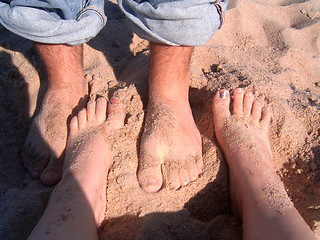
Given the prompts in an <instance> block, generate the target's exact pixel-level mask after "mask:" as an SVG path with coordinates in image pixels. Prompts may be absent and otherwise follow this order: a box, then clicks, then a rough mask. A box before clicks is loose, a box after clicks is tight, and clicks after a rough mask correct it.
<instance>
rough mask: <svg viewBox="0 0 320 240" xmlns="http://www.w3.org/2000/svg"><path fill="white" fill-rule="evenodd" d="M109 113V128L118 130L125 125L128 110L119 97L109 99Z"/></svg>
mask: <svg viewBox="0 0 320 240" xmlns="http://www.w3.org/2000/svg"><path fill="white" fill-rule="evenodd" d="M107 115H108V117H107V123H108V126H109V129H108V130H116V129H119V128H122V127H123V125H124V119H125V116H126V112H125V109H124V106H123V104H122V103H121V102H120V100H119V99H118V98H112V99H111V100H110V101H109V103H108V110H107Z"/></svg>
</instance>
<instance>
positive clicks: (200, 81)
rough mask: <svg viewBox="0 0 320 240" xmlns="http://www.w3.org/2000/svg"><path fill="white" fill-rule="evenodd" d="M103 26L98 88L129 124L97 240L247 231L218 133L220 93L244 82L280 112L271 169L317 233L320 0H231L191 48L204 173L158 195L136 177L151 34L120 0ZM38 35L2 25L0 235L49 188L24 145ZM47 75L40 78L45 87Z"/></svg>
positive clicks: (24, 222)
mask: <svg viewBox="0 0 320 240" xmlns="http://www.w3.org/2000/svg"><path fill="white" fill-rule="evenodd" d="M105 4H106V14H107V15H108V17H109V21H108V23H107V26H106V27H105V28H104V29H103V30H102V31H101V32H100V34H99V35H98V36H97V37H96V38H95V39H93V40H91V41H90V42H88V43H87V44H85V45H84V67H85V74H86V79H87V80H88V82H90V85H91V96H92V97H99V96H104V97H106V98H110V97H111V96H113V95H115V96H118V97H119V98H120V99H121V101H123V103H124V105H125V106H126V112H127V116H126V124H125V126H124V127H123V128H122V129H121V130H118V131H117V132H116V134H115V137H114V138H113V140H112V152H113V160H114V164H113V166H112V168H111V170H110V173H109V177H108V189H107V210H106V221H105V224H104V225H103V227H102V228H101V229H100V231H99V238H100V239H174V240H176V239H223V240H224V239H241V233H242V230H241V223H240V222H239V221H238V220H237V219H236V218H234V217H233V216H232V215H231V209H230V198H229V193H228V169H227V165H226V162H225V159H224V157H223V155H222V152H221V150H220V148H219V146H218V145H217V141H216V140H215V136H214V131H213V117H212V113H211V101H212V98H213V96H214V94H215V92H216V91H217V90H219V89H222V88H226V89H228V90H230V91H232V90H234V89H235V88H237V87H243V88H245V89H246V90H250V91H252V92H253V93H254V94H255V95H256V96H257V98H258V99H260V100H261V101H262V102H263V103H264V104H266V105H269V106H270V108H271V109H272V113H273V119H272V126H271V129H270V137H271V143H272V151H273V154H274V167H275V170H276V171H277V173H278V175H279V177H280V178H281V179H282V181H283V182H284V184H285V187H286V190H287V192H288V194H289V196H290V198H291V199H292V201H293V202H294V204H295V207H296V208H297V209H298V210H299V212H300V214H301V215H302V217H303V218H304V219H305V221H306V222H307V223H308V225H309V226H310V228H311V229H312V230H313V231H314V232H315V234H316V235H317V237H318V239H320V68H319V66H320V2H319V0H305V1H301V0H231V1H230V4H229V10H228V12H227V14H226V18H225V22H224V25H223V27H222V29H220V30H219V31H218V32H217V33H216V34H215V35H214V36H213V38H212V39H211V40H210V41H209V42H208V43H207V44H206V45H205V46H202V47H197V48H196V49H195V51H194V54H193V58H192V63H191V69H190V71H191V88H190V102H191V106H192V111H193V115H194V118H195V121H196V124H197V126H198V128H199V130H200V132H201V134H202V143H203V158H204V171H203V174H202V175H201V176H200V177H199V179H197V180H196V181H194V182H192V183H191V184H189V185H188V186H186V187H183V188H181V189H179V190H178V191H174V190H171V189H169V188H168V187H167V186H166V184H164V186H163V188H162V189H161V190H160V191H159V192H158V193H156V194H148V193H146V192H144V191H143V190H142V189H141V188H140V187H139V184H138V182H137V180H136V171H137V164H138V152H139V141H140V137H141V133H142V126H143V120H144V115H145V111H146V104H147V101H148V94H147V93H148V85H147V76H148V55H149V49H148V42H147V41H145V40H142V39H140V38H139V37H137V36H136V35H134V34H133V33H131V32H130V31H129V30H128V29H127V27H126V23H125V19H124V16H123V14H122V13H121V11H120V10H119V8H118V6H117V5H116V3H115V1H109V2H106V3H105ZM43 69H44V68H43V65H42V64H41V62H40V60H39V57H38V56H37V55H36V53H35V50H34V49H33V47H32V42H30V41H28V40H25V39H23V38H21V37H18V36H16V35H14V34H13V33H10V32H9V31H7V30H6V29H4V28H3V27H2V26H0V99H1V100H0V102H1V104H0V132H1V138H0V239H3V240H4V239H6V240H11V239H12V240H13V239H14V240H19V239H26V238H27V236H28V234H29V233H30V232H31V230H32V229H33V227H34V225H35V224H36V223H37V221H38V219H39V218H40V216H41V214H42V213H43V211H44V209H45V207H46V204H47V201H48V199H49V197H50V193H51V191H52V189H53V188H52V187H45V186H43V185H41V183H40V182H39V181H38V180H33V179H31V177H30V176H29V174H28V173H27V171H26V169H25V168H24V167H23V164H22V163H21V158H20V151H21V148H22V146H23V142H24V139H25V137H26V134H27V132H28V128H29V126H30V123H31V120H32V117H33V116H34V113H35V112H37V110H38V107H39V103H40V102H41V96H42V95H43V89H45V87H46V84H45V77H44V74H43ZM40 80H41V84H40Z"/></svg>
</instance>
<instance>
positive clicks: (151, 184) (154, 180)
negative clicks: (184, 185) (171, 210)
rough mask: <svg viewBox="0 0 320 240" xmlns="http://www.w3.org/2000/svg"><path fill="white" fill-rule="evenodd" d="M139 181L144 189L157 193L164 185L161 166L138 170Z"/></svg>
mask: <svg viewBox="0 0 320 240" xmlns="http://www.w3.org/2000/svg"><path fill="white" fill-rule="evenodd" d="M138 181H139V184H140V186H141V188H142V189H143V190H145V191H146V192H149V193H155V192H157V191H159V190H160V188H161V187H162V173H161V166H160V165H159V166H158V167H149V168H145V169H139V170H138Z"/></svg>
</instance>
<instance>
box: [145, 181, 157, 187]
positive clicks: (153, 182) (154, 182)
mask: <svg viewBox="0 0 320 240" xmlns="http://www.w3.org/2000/svg"><path fill="white" fill-rule="evenodd" d="M156 182H157V181H156V180H155V179H151V180H148V182H147V186H150V185H154V184H156Z"/></svg>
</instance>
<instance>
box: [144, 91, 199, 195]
mask: <svg viewBox="0 0 320 240" xmlns="http://www.w3.org/2000/svg"><path fill="white" fill-rule="evenodd" d="M202 167H203V162H202V148H201V135H200V133H199V130H198V129H197V127H196V125H195V123H194V120H193V116H192V112H191V109H190V105H189V102H188V100H179V101H173V100H170V99H164V98H156V97H151V98H150V100H149V103H148V110H147V116H146V120H145V126H144V132H143V135H142V139H141V145H140V158H139V168H138V180H139V183H140V186H141V187H142V188H143V189H144V190H145V191H147V192H157V191H158V190H159V189H160V188H161V186H162V184H163V176H166V177H167V179H168V181H169V183H170V185H171V187H173V188H174V189H178V188H179V187H180V186H186V185H187V184H188V183H189V182H191V181H194V180H196V179H197V177H198V175H199V174H200V173H201V172H202Z"/></svg>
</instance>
